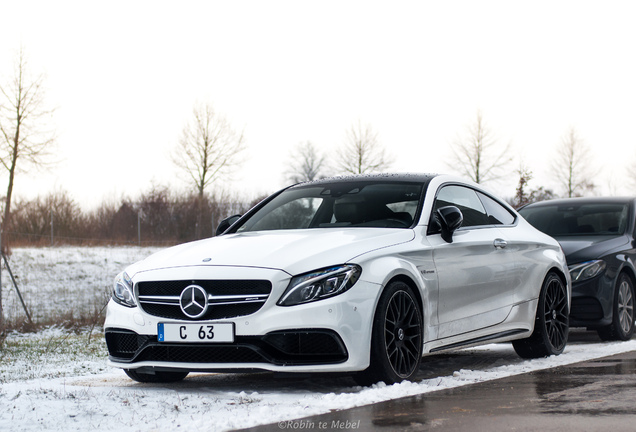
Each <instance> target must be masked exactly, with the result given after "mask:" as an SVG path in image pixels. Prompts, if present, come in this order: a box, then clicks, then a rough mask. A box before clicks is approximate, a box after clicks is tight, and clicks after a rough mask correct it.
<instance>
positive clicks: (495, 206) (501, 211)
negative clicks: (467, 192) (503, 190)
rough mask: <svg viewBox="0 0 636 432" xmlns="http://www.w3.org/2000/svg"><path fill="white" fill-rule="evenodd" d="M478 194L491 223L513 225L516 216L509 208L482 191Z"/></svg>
mask: <svg viewBox="0 0 636 432" xmlns="http://www.w3.org/2000/svg"><path fill="white" fill-rule="evenodd" d="M477 195H478V196H479V199H481V202H482V203H483V204H484V207H485V208H486V212H487V213H488V220H489V221H490V223H491V224H493V225H512V224H513V223H514V222H515V216H514V215H513V214H512V213H510V212H509V211H508V209H507V208H505V207H504V206H502V205H501V204H499V203H498V202H497V201H495V200H494V199H492V198H490V197H489V196H487V195H484V194H483V193H481V192H477Z"/></svg>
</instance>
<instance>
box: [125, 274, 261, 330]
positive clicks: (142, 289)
mask: <svg viewBox="0 0 636 432" xmlns="http://www.w3.org/2000/svg"><path fill="white" fill-rule="evenodd" d="M190 285H198V286H200V287H201V288H203V289H204V290H205V292H206V293H207V296H208V304H209V306H208V310H207V312H206V313H205V315H203V316H200V317H197V318H196V320H211V319H223V318H235V317H239V316H244V315H250V314H253V313H255V312H256V311H258V310H259V309H260V308H261V307H262V306H263V304H265V301H267V298H268V297H269V294H270V293H271V291H272V284H271V282H270V281H268V280H177V281H152V282H139V283H138V284H137V291H138V294H137V295H138V297H137V298H138V300H139V306H140V307H141V309H142V310H143V311H144V312H146V313H148V314H150V315H154V316H157V317H161V318H171V319H179V320H193V319H194V318H190V317H188V316H187V315H186V314H184V313H183V311H182V310H181V307H180V305H179V296H180V295H181V293H182V292H183V290H184V289H185V288H186V287H188V286H190Z"/></svg>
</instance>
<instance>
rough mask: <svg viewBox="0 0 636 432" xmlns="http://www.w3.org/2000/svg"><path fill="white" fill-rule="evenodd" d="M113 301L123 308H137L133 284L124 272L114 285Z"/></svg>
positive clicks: (118, 276)
mask: <svg viewBox="0 0 636 432" xmlns="http://www.w3.org/2000/svg"><path fill="white" fill-rule="evenodd" d="M113 300H115V301H116V302H117V303H119V304H120V305H122V306H128V307H137V303H135V296H134V295H133V283H132V279H130V276H128V273H126V272H123V273H120V274H118V275H117V277H116V278H115V282H114V285H113Z"/></svg>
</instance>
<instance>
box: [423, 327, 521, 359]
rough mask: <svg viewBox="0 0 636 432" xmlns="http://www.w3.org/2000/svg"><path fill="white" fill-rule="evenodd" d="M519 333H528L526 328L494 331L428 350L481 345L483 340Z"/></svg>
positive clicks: (434, 350) (436, 350) (432, 351)
mask: <svg viewBox="0 0 636 432" xmlns="http://www.w3.org/2000/svg"><path fill="white" fill-rule="evenodd" d="M521 333H528V329H516V330H508V331H505V332H500V333H494V334H491V335H486V336H481V337H478V338H475V339H468V340H465V341H462V342H457V343H453V344H450V345H442V346H439V347H436V348H433V349H431V350H430V351H429V352H431V353H434V352H439V351H446V350H453V349H457V348H462V347H465V346H468V345H481V344H483V343H484V342H488V341H492V340H495V339H503V338H508V337H511V336H516V335H518V334H521Z"/></svg>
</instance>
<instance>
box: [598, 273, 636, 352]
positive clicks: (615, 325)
mask: <svg viewBox="0 0 636 432" xmlns="http://www.w3.org/2000/svg"><path fill="white" fill-rule="evenodd" d="M634 318H635V317H634V283H633V282H632V279H631V278H630V277H629V276H628V275H627V274H625V273H621V275H620V276H619V277H618V281H617V282H616V290H615V292H614V304H613V306H612V323H611V324H610V325H608V326H607V327H603V328H600V329H598V335H599V337H600V338H601V339H602V340H604V341H611V340H622V341H626V340H629V339H631V338H632V335H633V334H634Z"/></svg>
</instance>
